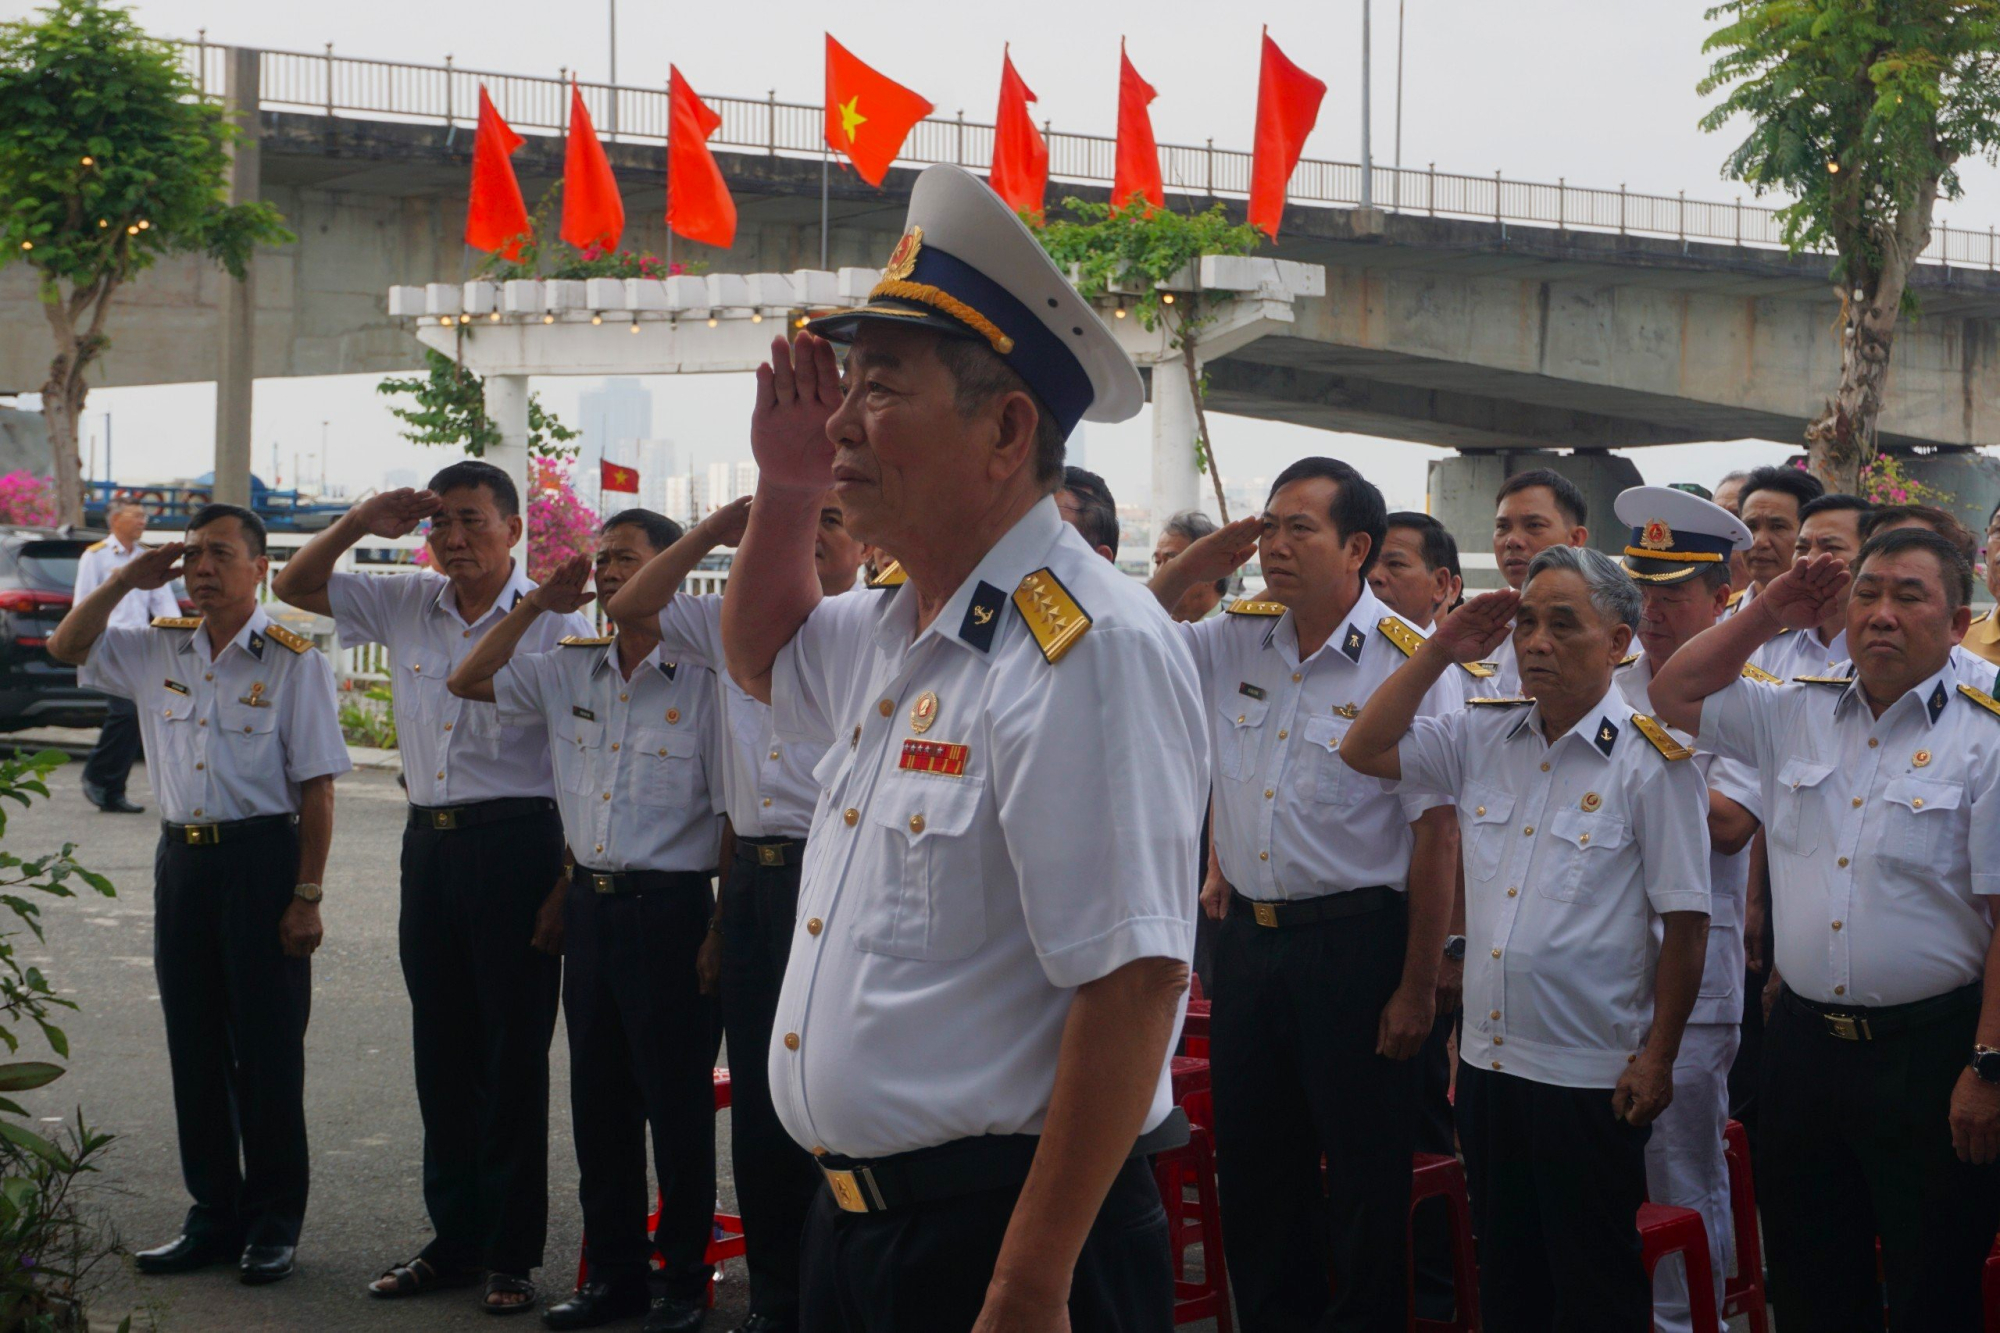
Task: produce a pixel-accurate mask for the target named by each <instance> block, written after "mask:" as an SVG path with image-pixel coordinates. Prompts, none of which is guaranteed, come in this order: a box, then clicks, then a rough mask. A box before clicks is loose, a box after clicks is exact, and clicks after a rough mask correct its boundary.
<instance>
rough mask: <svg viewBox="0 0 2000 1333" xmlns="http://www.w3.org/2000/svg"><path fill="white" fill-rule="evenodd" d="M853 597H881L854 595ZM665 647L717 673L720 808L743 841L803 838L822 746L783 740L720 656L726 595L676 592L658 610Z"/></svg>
mask: <svg viewBox="0 0 2000 1333" xmlns="http://www.w3.org/2000/svg"><path fill="white" fill-rule="evenodd" d="M849 595H851V596H862V597H871V596H880V595H881V594H879V593H868V592H864V593H855V594H849ZM660 647H661V650H662V651H663V652H665V653H667V654H669V655H678V657H679V658H680V660H681V661H683V662H693V663H697V664H699V665H701V666H705V667H708V668H709V669H710V670H712V671H713V672H714V673H715V677H716V689H717V693H718V695H719V697H720V700H721V709H722V726H721V731H722V739H723V746H722V766H721V777H720V781H719V782H718V783H717V784H716V796H717V798H718V801H717V805H716V809H717V810H718V811H720V812H721V813H723V814H726V815H728V816H729V824H730V827H731V828H733V829H735V830H736V836H737V837H739V838H803V837H805V836H806V834H807V833H808V832H809V831H810V830H811V828H812V817H813V807H814V806H816V805H818V804H819V783H818V782H816V781H814V780H813V766H814V765H815V764H817V763H819V761H820V758H821V756H823V755H824V754H825V753H826V746H825V745H824V744H823V743H808V744H804V745H801V744H798V743H796V742H786V741H781V740H779V739H778V732H777V723H776V720H775V719H774V717H773V715H772V712H771V706H770V705H769V704H767V703H763V702H761V701H759V700H757V699H753V698H751V697H750V696H749V695H748V694H746V693H744V692H743V689H742V687H741V686H739V685H738V684H737V683H736V682H735V681H734V680H732V679H731V678H730V675H729V664H728V662H726V661H725V660H724V659H723V654H722V598H720V597H718V596H716V595H714V594H712V593H711V594H706V595H702V596H690V595H689V594H687V593H676V594H675V595H674V599H673V600H672V601H671V602H668V603H667V605H666V608H665V609H664V610H662V611H661V612H660Z"/></svg>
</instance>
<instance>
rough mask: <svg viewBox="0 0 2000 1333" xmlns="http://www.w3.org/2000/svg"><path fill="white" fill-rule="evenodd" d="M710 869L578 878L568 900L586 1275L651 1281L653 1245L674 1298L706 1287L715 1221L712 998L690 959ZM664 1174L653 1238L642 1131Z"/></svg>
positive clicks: (574, 1112)
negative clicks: (670, 878)
mask: <svg viewBox="0 0 2000 1333" xmlns="http://www.w3.org/2000/svg"><path fill="white" fill-rule="evenodd" d="M708 881H709V877H708V874H707V873H706V872H698V873H697V872H689V873H687V874H684V875H676V876H674V882H673V884H672V885H671V886H669V887H665V888H660V889H649V890H647V891H646V892H643V893H628V894H619V895H608V894H597V893H592V892H591V891H590V888H589V885H588V883H587V881H586V880H583V879H579V880H578V881H577V882H576V883H574V884H572V885H571V886H570V890H569V896H568V898H567V899H565V901H564V907H563V954H564V958H565V962H566V967H565V970H564V974H563V1016H564V1021H565V1022H566V1023H567V1024H568V1027H569V1063H570V1097H569V1103H570V1114H571V1116H572V1117H573V1118H574V1120H575V1124H576V1165H577V1174H578V1181H577V1195H578V1197H579V1199H580V1201H581V1202H582V1204H583V1230H584V1237H585V1248H586V1250H587V1252H588V1256H589V1259H590V1268H591V1276H592V1277H593V1278H595V1279H597V1280H600V1281H605V1282H611V1283H614V1284H624V1283H643V1282H644V1281H645V1280H646V1267H647V1261H648V1260H649V1259H650V1258H651V1256H652V1253H653V1249H654V1246H655V1243H657V1245H658V1248H659V1251H660V1255H661V1257H662V1258H664V1259H665V1260H666V1269H665V1273H664V1277H665V1280H666V1285H667V1294H669V1295H672V1296H677V1297H680V1298H683V1299H686V1298H690V1297H696V1296H699V1295H701V1294H702V1292H703V1291H704V1290H705V1289H706V1288H707V1285H708V1266H707V1264H706V1263H704V1262H703V1256H704V1255H705V1254H706V1253H707V1251H708V1241H709V1236H710V1234H711V1229H712V1228H713V1226H714V1224H715V1083H714V1076H713V1070H714V1063H713V1062H714V1059H715V1005H714V1001H713V1000H712V999H710V998H709V997H708V996H705V995H703V994H702V993H701V985H700V981H699V980H698V978H697V977H696V974H695V955H696V953H697V952H699V950H700V949H701V942H702V940H703V938H705V937H706V936H707V934H708V919H709V912H710V909H711V907H712V905H713V899H712V898H711V897H710V895H709V888H708ZM649 1127H650V1128H651V1130H652V1134H653V1167H654V1170H655V1171H656V1172H657V1173H658V1175H659V1184H660V1223H659V1231H658V1234H657V1242H655V1241H652V1240H648V1239H647V1236H646V1215H647V1214H648V1213H649V1212H651V1211H652V1203H653V1200H652V1198H651V1197H650V1196H649V1195H648V1193H647V1188H646V1131H647V1129H648V1128H649Z"/></svg>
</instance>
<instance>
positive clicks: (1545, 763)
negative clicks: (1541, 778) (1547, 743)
mask: <svg viewBox="0 0 2000 1333" xmlns="http://www.w3.org/2000/svg"><path fill="white" fill-rule="evenodd" d="M1548 771H1549V765H1548V761H1547V760H1543V761H1542V772H1544V773H1546V772H1548Z"/></svg>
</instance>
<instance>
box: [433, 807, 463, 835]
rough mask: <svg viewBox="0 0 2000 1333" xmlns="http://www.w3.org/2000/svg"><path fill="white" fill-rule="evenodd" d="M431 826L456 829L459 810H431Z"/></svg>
mask: <svg viewBox="0 0 2000 1333" xmlns="http://www.w3.org/2000/svg"><path fill="white" fill-rule="evenodd" d="M431 827H432V828H434V829H446V830H450V829H456V828H457V827H458V811H456V810H433V811H431Z"/></svg>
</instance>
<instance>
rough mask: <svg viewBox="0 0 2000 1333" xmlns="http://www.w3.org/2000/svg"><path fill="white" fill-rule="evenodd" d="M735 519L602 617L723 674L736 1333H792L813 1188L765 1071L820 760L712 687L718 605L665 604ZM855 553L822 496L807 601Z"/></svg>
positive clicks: (610, 603)
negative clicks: (743, 1291) (739, 1250)
mask: <svg viewBox="0 0 2000 1333" xmlns="http://www.w3.org/2000/svg"><path fill="white" fill-rule="evenodd" d="M749 518H750V499H749V497H748V496H745V497H744V498H743V499H740V500H734V501H731V502H730V503H729V504H726V505H724V506H722V508H720V509H718V510H716V511H715V512H714V513H712V514H710V515H709V516H708V517H707V518H705V519H703V520H702V521H701V522H699V523H697V524H695V525H694V527H693V528H692V529H690V530H689V532H688V534H687V535H686V536H685V537H683V538H681V539H680V540H679V541H677V542H674V543H673V544H672V545H670V546H669V547H667V549H666V550H664V551H663V552H661V553H660V554H659V555H658V556H656V557H654V558H653V560H652V561H651V562H650V563H648V564H647V565H646V567H645V568H644V569H642V570H640V571H639V572H638V573H637V574H636V575H634V576H633V577H632V578H630V579H628V580H626V581H625V582H624V583H623V584H622V586H620V587H619V588H618V590H617V595H616V596H614V597H610V598H609V599H607V600H606V602H605V609H606V610H607V611H608V612H609V613H610V615H611V616H612V618H613V619H615V620H618V621H619V623H621V624H624V623H627V622H634V623H637V622H641V621H643V622H644V623H645V624H646V625H647V627H648V628H649V629H650V628H652V627H654V626H657V633H658V634H659V636H660V642H661V645H662V649H663V651H665V652H667V653H669V654H674V655H677V656H678V657H679V659H680V660H681V661H682V662H694V663H698V664H701V665H703V666H709V667H712V668H714V669H715V670H717V671H721V672H724V673H725V674H724V675H723V677H722V683H721V699H722V719H723V720H722V776H721V791H722V808H723V810H724V812H725V813H727V814H728V816H729V821H730V826H731V828H732V829H733V831H734V834H735V858H734V864H733V865H732V866H730V867H729V870H728V874H727V878H726V880H725V881H724V883H723V886H722V898H721V902H720V903H719V904H718V905H717V910H716V930H717V933H718V934H719V936H720V957H721V991H722V1023H723V1029H724V1031H725V1033H726V1034H727V1036H728V1039H729V1067H730V1082H731V1092H730V1098H731V1100H730V1104H729V1155H730V1165H731V1169H732V1173H733V1177H734V1179H735V1182H736V1203H737V1207H738V1209H739V1210H740V1212H741V1215H742V1218H743V1243H744V1258H745V1260H746V1261H747V1263H748V1267H749V1270H750V1313H749V1317H748V1318H747V1319H745V1320H744V1322H743V1323H742V1324H741V1325H739V1326H738V1327H737V1329H736V1333H791V1330H793V1329H795V1328H796V1327H797V1326H798V1311H799V1246H800V1242H801V1238H802V1237H803V1236H804V1234H805V1223H806V1212H807V1210H808V1209H809V1208H810V1207H811V1205H812V1198H813V1195H814V1194H815V1193H817V1192H818V1190H819V1181H820V1176H819V1170H818V1168H817V1167H815V1166H814V1165H813V1160H812V1156H811V1154H809V1153H807V1152H806V1150H805V1149H803V1148H801V1147H800V1146H799V1145H798V1144H796V1143H794V1142H792V1138H791V1135H789V1134H787V1133H786V1132H785V1127H784V1126H783V1125H781V1124H779V1123H778V1113H777V1110H776V1108H775V1107H773V1106H772V1105H771V1083H770V1079H769V1076H768V1074H767V1071H766V1068H765V1066H766V1064H767V1062H768V1061H769V1058H770V1048H771V1024H772V1021H773V1020H774V1018H775V1017H776V1015H777V1011H778V988H779V986H780V985H781V984H782V983H783V981H784V979H785V962H786V960H787V959H788V958H789V957H790V956H791V951H792V933H793V931H794V929H795V927H796V924H797V921H796V918H797V913H798V898H799V872H800V870H801V868H802V867H803V866H804V864H805V854H806V835H807V834H808V833H809V832H810V831H811V828H812V817H813V807H814V806H815V805H816V804H818V802H819V784H818V783H817V782H815V781H813V775H812V770H813V766H814V765H815V764H817V763H818V762H819V760H820V758H821V756H822V755H824V754H825V753H826V747H825V746H823V745H810V744H808V745H800V744H797V743H795V742H787V741H783V740H780V739H779V738H778V735H777V730H776V726H775V723H774V722H773V719H772V715H771V706H770V705H769V704H765V703H759V702H758V701H757V700H755V699H753V698H751V697H750V696H749V695H748V694H745V693H744V692H743V689H742V687H741V686H739V685H738V684H737V683H736V682H735V681H733V680H730V679H729V678H728V676H727V674H726V671H727V665H726V663H725V660H724V657H723V648H722V598H721V597H720V596H715V595H707V596H694V595H689V594H680V593H678V592H677V589H679V587H680V585H681V581H682V580H683V579H685V578H686V577H687V576H688V574H689V572H690V571H692V570H693V569H694V568H695V567H696V566H697V565H698V564H700V562H701V560H702V557H704V556H706V555H707V554H708V553H709V552H710V551H712V550H714V549H715V548H716V547H718V546H735V545H736V544H737V543H738V542H740V541H742V540H743V527H744V524H745V523H747V522H748V521H749ZM866 550H867V547H865V546H863V545H862V544H861V543H860V542H859V541H857V540H855V538H854V535H853V534H852V533H850V532H848V531H847V525H846V523H845V521H844V520H843V519H842V517H841V512H840V507H839V506H838V505H836V504H834V503H832V500H831V497H829V498H828V501H827V502H826V503H824V504H822V505H821V507H820V511H819V533H818V536H817V537H816V538H815V539H814V541H813V568H814V571H815V573H816V574H817V575H818V577H819V587H820V594H821V595H822V596H825V597H836V596H839V595H840V594H842V593H845V592H849V591H852V590H853V589H854V587H855V576H856V574H857V573H858V572H859V570H860V568H861V557H862V553H863V552H864V551H866ZM600 591H602V589H601V587H600Z"/></svg>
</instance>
